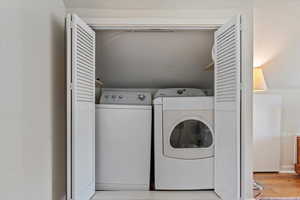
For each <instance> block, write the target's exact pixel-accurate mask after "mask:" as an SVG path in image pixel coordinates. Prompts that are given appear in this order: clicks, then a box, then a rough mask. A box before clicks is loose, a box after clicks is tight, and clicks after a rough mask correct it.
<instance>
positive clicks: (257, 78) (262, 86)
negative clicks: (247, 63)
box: [253, 67, 268, 92]
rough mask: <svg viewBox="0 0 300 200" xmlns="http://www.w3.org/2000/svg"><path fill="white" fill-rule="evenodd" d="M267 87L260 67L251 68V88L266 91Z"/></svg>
mask: <svg viewBox="0 0 300 200" xmlns="http://www.w3.org/2000/svg"><path fill="white" fill-rule="evenodd" d="M267 89H268V87H267V84H266V81H265V77H264V73H263V70H262V68H261V67H255V68H254V69H253V90H254V91H257V92H258V91H266V90H267Z"/></svg>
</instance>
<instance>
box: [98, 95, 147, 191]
mask: <svg viewBox="0 0 300 200" xmlns="http://www.w3.org/2000/svg"><path fill="white" fill-rule="evenodd" d="M151 118H152V98H151V94H150V93H146V92H135V91H131V92H130V91H117V90H113V91H109V90H104V91H103V93H102V96H101V101H100V104H99V105H96V190H149V182H150V156H151V123H152V119H151Z"/></svg>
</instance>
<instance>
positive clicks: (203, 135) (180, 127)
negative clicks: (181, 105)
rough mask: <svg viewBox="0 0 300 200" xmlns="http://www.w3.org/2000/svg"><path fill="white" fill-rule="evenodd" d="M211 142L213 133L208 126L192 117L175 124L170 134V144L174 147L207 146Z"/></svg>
mask: <svg viewBox="0 0 300 200" xmlns="http://www.w3.org/2000/svg"><path fill="white" fill-rule="evenodd" d="M212 144H213V135H212V132H211V130H210V129H209V127H208V126H207V125H206V124H205V123H203V122H201V121H198V120H194V119H189V120H185V121H183V122H180V123H179V124H177V125H176V126H175V128H174V129H173V131H172V133H171V136H170V145H171V146H172V147H173V148H175V149H183V148H209V147H210V146H211V145H212Z"/></svg>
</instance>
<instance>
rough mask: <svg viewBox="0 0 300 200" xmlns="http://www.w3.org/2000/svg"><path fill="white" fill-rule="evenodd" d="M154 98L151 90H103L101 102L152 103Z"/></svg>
mask: <svg viewBox="0 0 300 200" xmlns="http://www.w3.org/2000/svg"><path fill="white" fill-rule="evenodd" d="M151 102H152V98H151V93H150V92H149V93H148V92H137V91H107V90H105V91H103V93H102V95H101V100H100V103H101V104H120V105H151Z"/></svg>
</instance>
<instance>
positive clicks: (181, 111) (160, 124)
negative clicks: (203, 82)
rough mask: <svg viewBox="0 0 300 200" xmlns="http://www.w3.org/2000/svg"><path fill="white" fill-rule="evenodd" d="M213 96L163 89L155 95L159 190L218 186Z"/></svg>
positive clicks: (194, 90)
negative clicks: (215, 169)
mask: <svg viewBox="0 0 300 200" xmlns="http://www.w3.org/2000/svg"><path fill="white" fill-rule="evenodd" d="M213 109H214V106H213V97H209V96H205V94H204V93H203V92H202V90H200V89H188V88H186V89H184V88H175V89H162V90H159V91H158V92H157V93H156V95H155V99H154V142H155V143H154V149H155V170H154V171H155V189H156V190H201V189H213V188H214V132H213Z"/></svg>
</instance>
